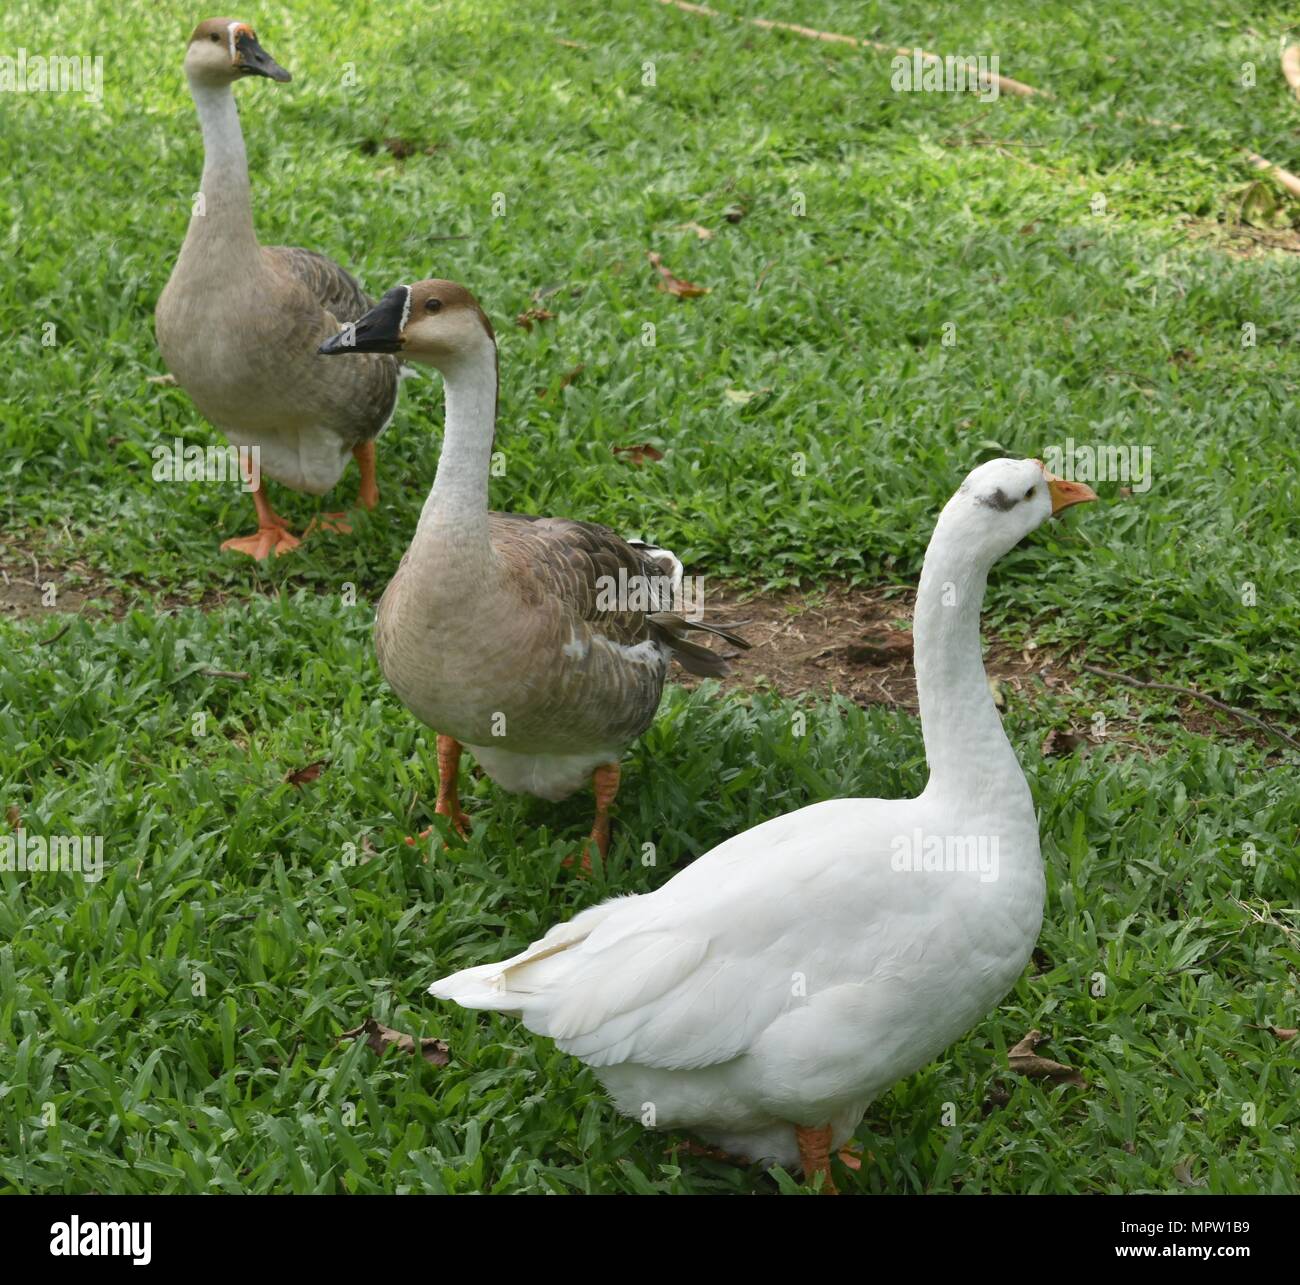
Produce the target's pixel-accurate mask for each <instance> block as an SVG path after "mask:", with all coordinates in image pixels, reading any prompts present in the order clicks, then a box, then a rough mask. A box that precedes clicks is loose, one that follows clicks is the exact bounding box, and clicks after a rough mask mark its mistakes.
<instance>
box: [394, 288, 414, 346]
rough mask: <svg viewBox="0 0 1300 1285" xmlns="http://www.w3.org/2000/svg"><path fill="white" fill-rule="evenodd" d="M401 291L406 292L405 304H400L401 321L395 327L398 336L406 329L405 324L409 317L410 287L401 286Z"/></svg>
mask: <svg viewBox="0 0 1300 1285" xmlns="http://www.w3.org/2000/svg"><path fill="white" fill-rule="evenodd" d="M402 289H403V290H405V291H406V302H405V303H404V304H402V321H401V324H400V325H399V326H398V327H397V333H398V334H399V335H400V334H401V333H402V331H404V330H405V329H406V323H407V321H408V320H409V319H410V316H411V287H410V286H403V287H402Z"/></svg>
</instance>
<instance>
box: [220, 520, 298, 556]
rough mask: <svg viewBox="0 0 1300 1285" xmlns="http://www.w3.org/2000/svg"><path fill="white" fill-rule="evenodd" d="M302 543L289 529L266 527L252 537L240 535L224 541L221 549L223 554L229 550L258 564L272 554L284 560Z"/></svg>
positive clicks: (260, 528)
mask: <svg viewBox="0 0 1300 1285" xmlns="http://www.w3.org/2000/svg"><path fill="white" fill-rule="evenodd" d="M301 543H302V541H301V540H300V539H298V537H297V536H296V535H294V534H293V532H292V531H290V530H289V528H288V527H283V526H264V527H258V529H257V530H256V531H255V532H254V533H253V534H252V535H238V536H235V537H234V538H233V539H231V540H223V541H222V543H221V548H222V551H223V552H225V551H226V550H229V551H230V552H231V553H244V554H247V555H248V556H249V557H250V558H253V559H255V560H256V561H257V562H262V561H263V560H264V559H266V558H269V557H270V556H271V554H272V553H274V554H275V556H276V557H277V558H282V557H283V556H284V555H285V554H286V553H290V552H292V551H293V550H294V549H296V548H297V547H298V546H299V545H300V544H301Z"/></svg>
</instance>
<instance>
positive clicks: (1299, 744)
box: [1083, 665, 1300, 750]
mask: <svg viewBox="0 0 1300 1285" xmlns="http://www.w3.org/2000/svg"><path fill="white" fill-rule="evenodd" d="M1083 668H1084V669H1086V670H1087V671H1088V673H1090V674H1097V675H1099V676H1100V677H1102V678H1114V679H1117V680H1118V681H1119V682H1121V683H1127V684H1128V685H1129V686H1130V687H1144V688H1146V689H1147V690H1148V691H1153V692H1177V693H1178V694H1179V695H1181V696H1191V697H1192V698H1193V699H1195V700H1198V701H1204V702H1205V703H1206V704H1207V705H1213V706H1214V708H1215V709H1217V710H1222V711H1223V713H1225V714H1231V715H1232V716H1233V718H1239V719H1241V720H1242V721H1243V722H1246V723H1253V724H1254V725H1255V726H1256V727H1259V728H1262V729H1263V730H1264V731H1265V732H1268V733H1269V735H1270V736H1276V737H1277V738H1278V740H1280V741H1285V742H1286V743H1287V744H1288V745H1289V746H1291V748H1292V749H1293V750H1300V741H1296V740H1294V739H1292V738H1291V737H1290V736H1288V735H1287V734H1286V733H1285V732H1284V731H1282V730H1281V729H1280V728H1276V727H1274V726H1273V725H1272V724H1271V723H1266V722H1264V720H1263V719H1262V718H1256V717H1255V715H1254V714H1248V713H1247V712H1246V711H1245V710H1244V709H1238V708H1237V707H1236V706H1235V705H1225V704H1224V703H1223V701H1221V700H1218V699H1217V698H1215V697H1213V696H1207V695H1206V694H1205V693H1204V692H1198V691H1197V690H1196V689H1195V688H1194V687H1179V686H1177V684H1175V683H1149V682H1147V681H1146V680H1145V679H1142V678H1134V677H1133V676H1132V675H1131V674H1117V673H1115V672H1114V671H1113V670H1110V669H1102V667H1101V666H1100V665H1084V666H1083Z"/></svg>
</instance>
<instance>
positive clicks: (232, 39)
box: [226, 22, 239, 62]
mask: <svg viewBox="0 0 1300 1285" xmlns="http://www.w3.org/2000/svg"><path fill="white" fill-rule="evenodd" d="M238 26H239V23H237V22H232V23H231V24H230V26H229V27H227V28H226V35H228V36H229V37H230V61H231V62H234V61H235V28H236V27H238Z"/></svg>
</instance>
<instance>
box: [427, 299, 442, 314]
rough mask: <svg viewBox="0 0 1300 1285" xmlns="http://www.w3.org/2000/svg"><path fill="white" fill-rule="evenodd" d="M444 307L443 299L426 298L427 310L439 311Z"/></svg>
mask: <svg viewBox="0 0 1300 1285" xmlns="http://www.w3.org/2000/svg"><path fill="white" fill-rule="evenodd" d="M441 307H442V300H441V299H426V300H425V301H424V310H425V312H437V311H438V309H439V308H441Z"/></svg>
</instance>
